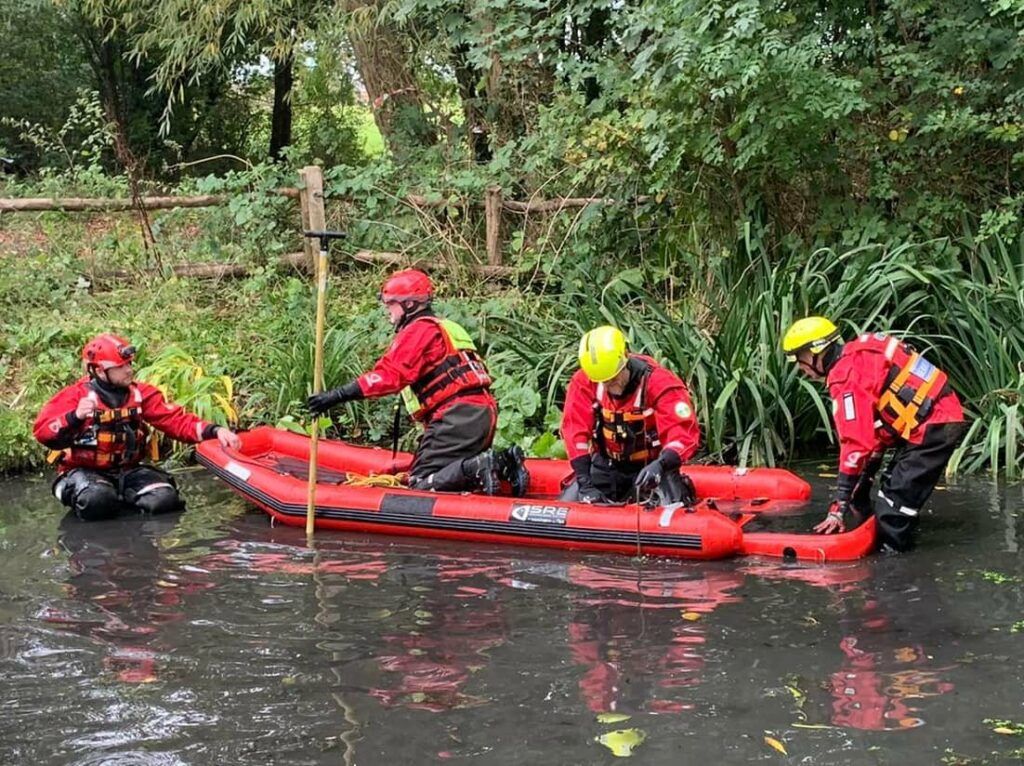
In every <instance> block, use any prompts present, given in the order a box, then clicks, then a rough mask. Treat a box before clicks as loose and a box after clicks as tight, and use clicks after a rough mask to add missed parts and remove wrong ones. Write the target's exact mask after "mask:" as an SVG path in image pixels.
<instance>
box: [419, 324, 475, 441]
mask: <svg viewBox="0 0 1024 766" xmlns="http://www.w3.org/2000/svg"><path fill="white" fill-rule="evenodd" d="M417 321H421V322H432V323H433V324H434V325H435V326H436V327H437V328H438V329H439V330H440V331H441V337H442V338H444V343H445V348H446V355H445V357H444V359H442V360H441V361H440V363H439V364H438V365H437V366H435V367H433V368H431V369H430V370H427V371H426V372H425V373H423V375H421V376H420V377H419V379H418V380H416V381H414V382H413V383H412V384H411V385H409V386H406V387H405V388H404V389H403V390H402V400H403V401H404V402H405V408H406V410H407V411H408V412H409V414H410V415H411V416H412V417H413V419H414V420H418V421H424V420H426V419H427V418H428V417H429V416H430V415H431V413H433V412H434V411H435V410H436V409H437V408H438V407H440V406H441V405H442V404H444V403H445V402H447V401H449V400H451V399H454V398H455V397H456V396H464V395H466V394H476V393H481V392H483V391H486V390H487V389H488V388H490V386H491V375H490V373H489V372H487V366H486V365H485V364H484V360H483V358H482V357H481V356H480V354H479V353H477V350H476V346H475V345H474V343H473V339H472V338H470V337H469V333H467V332H466V331H465V330H464V329H463V328H462V327H461V326H460V325H459V324H456V323H455V322H453V321H451V320H450V319H439V318H437V317H433V316H425V317H421V318H420V319H418V320H417Z"/></svg>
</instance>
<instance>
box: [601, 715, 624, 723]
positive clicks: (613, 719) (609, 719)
mask: <svg viewBox="0 0 1024 766" xmlns="http://www.w3.org/2000/svg"><path fill="white" fill-rule="evenodd" d="M630 718H632V716H629V715H626V714H625V713H601V714H600V715H598V717H597V722H598V723H622V722H623V721H628V720H629V719H630Z"/></svg>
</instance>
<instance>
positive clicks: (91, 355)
mask: <svg viewBox="0 0 1024 766" xmlns="http://www.w3.org/2000/svg"><path fill="white" fill-rule="evenodd" d="M133 359H135V346H133V345H132V344H131V343H129V342H128V341H127V340H125V339H124V338H122V337H121V336H119V335H114V334H113V333H109V332H105V333H103V334H102V335H97V336H96V337H95V338H93V339H92V340H90V341H89V342H88V343H86V344H85V348H83V349H82V361H83V362H85V366H86V367H99V368H100V369H101V370H109V369H110V368H111V367H120V366H121V365H123V364H131V362H132V360H133Z"/></svg>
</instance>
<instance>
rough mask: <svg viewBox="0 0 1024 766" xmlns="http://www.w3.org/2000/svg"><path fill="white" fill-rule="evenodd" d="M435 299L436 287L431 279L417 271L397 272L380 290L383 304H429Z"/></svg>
mask: <svg viewBox="0 0 1024 766" xmlns="http://www.w3.org/2000/svg"><path fill="white" fill-rule="evenodd" d="M433 297H434V285H433V284H432V283H431V281H430V277H428V276H427V275H426V274H424V273H423V272H422V271H418V270H417V269H405V270H404V271H396V272H395V273H394V274H392V275H391V276H390V277H388V278H387V281H386V282H384V287H382V288H381V290H380V299H381V301H382V302H383V303H401V304H403V305H404V304H405V302H406V301H413V302H414V303H428V302H429V301H430V299H431V298H433Z"/></svg>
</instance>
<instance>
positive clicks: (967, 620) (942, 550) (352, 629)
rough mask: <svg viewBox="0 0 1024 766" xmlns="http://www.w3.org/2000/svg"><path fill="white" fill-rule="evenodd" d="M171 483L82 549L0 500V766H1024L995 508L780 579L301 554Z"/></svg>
mask: <svg viewBox="0 0 1024 766" xmlns="http://www.w3.org/2000/svg"><path fill="white" fill-rule="evenodd" d="M180 483H181V484H182V486H183V488H184V494H185V495H186V497H187V499H188V501H189V506H190V510H189V511H188V512H186V513H185V514H181V515H175V516H173V517H167V518H158V519H128V520H124V521H117V522H108V523H93V524H82V523H79V522H77V521H69V520H67V519H64V518H63V516H64V514H63V513H62V512H61V511H60V509H59V508H58V507H57V505H56V503H55V501H53V500H52V498H51V497H49V496H48V494H47V492H48V486H49V485H48V482H47V481H45V480H42V479H39V480H36V479H27V480H17V481H13V482H7V483H6V484H4V485H2V486H0V674H2V678H3V687H2V693H0V703H2V705H3V715H2V716H0V763H2V764H32V765H33V766H35V765H42V764H79V765H84V764H161V765H163V764H224V763H245V764H271V763H281V764H423V763H449V762H453V763H454V762H461V763H465V762H475V763H481V764H488V765H490V764H521V763H531V764H599V763H610V762H613V761H615V760H616V756H615V753H616V752H618V753H626V752H629V748H630V746H632V748H633V749H632V759H633V762H634V763H645V764H673V765H678V764H713V763H746V762H765V763H816V764H818V763H821V764H876V763H877V764H882V763H884V764H888V763H902V764H936V763H960V764H964V763H981V762H983V761H984V762H988V763H1017V762H1019V761H1021V760H1022V754H1024V688H1022V680H1024V651H1022V649H1024V564H1022V559H1021V557H1020V554H1019V551H1018V548H1019V547H1020V546H1021V545H1022V544H1024V522H1022V521H1021V509H1024V496H1022V490H1021V488H1019V487H1015V488H999V487H996V486H994V485H992V484H990V483H988V482H985V481H972V482H968V483H966V484H963V485H961V486H958V487H951V488H949V489H948V490H946V491H944V492H940V493H937V496H936V500H935V502H934V505H935V514H934V515H933V516H930V517H928V518H925V519H924V520H923V524H922V527H923V534H922V535H921V537H920V543H921V544H920V547H919V550H918V551H916V552H915V553H913V554H911V555H907V556H903V557H886V558H873V559H870V560H867V561H864V562H861V563H857V564H853V565H833V566H828V567H789V566H785V565H782V564H778V563H772V562H765V561H754V560H736V561H728V562H716V563H711V564H707V563H704V564H693V563H679V562H666V561H646V562H643V563H639V562H637V561H634V560H631V559H629V558H625V557H611V556H593V555H571V554H560V553H555V552H548V551H542V550H531V549H526V548H511V547H502V548H498V547H493V548H492V547H488V548H480V547H474V546H470V545H464V544H452V543H444V542H429V541H419V542H410V541H407V540H401V539H395V538H376V537H353V536H343V535H339V534H331V533H323V534H320V535H318V537H317V543H316V545H315V549H314V550H310V549H309V548H307V547H306V545H305V539H304V535H303V533H302V531H301V530H292V529H285V528H281V527H278V528H271V527H270V526H269V524H268V521H267V518H266V517H265V516H264V515H263V514H261V513H259V512H256V511H253V510H249V509H246V507H245V506H244V505H243V504H242V503H241V501H239V500H237V499H235V498H234V496H233V495H231V494H230V493H229V492H228V491H227V490H226V489H225V488H223V487H222V486H220V485H219V484H217V483H216V482H215V481H214V480H213V479H211V478H209V477H208V476H207V475H205V474H203V473H201V472H188V473H185V474H183V475H182V476H181V477H180ZM815 492H816V496H817V497H823V496H824V494H823V493H824V487H823V486H822V485H820V484H819V485H818V486H816V488H815ZM996 729H998V730H999V731H1000V732H1003V733H999V732H997V731H995V730H996ZM602 738H603V741H602Z"/></svg>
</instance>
